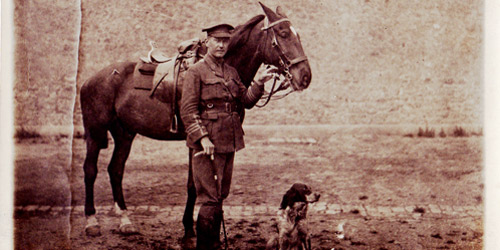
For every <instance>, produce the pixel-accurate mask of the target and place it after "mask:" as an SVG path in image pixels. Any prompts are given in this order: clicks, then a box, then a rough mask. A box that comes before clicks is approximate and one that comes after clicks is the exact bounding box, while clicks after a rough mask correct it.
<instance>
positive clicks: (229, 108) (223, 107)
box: [202, 101, 237, 113]
mask: <svg viewBox="0 0 500 250" xmlns="http://www.w3.org/2000/svg"><path fill="white" fill-rule="evenodd" d="M202 107H203V110H202V112H203V111H205V112H210V111H216V112H227V113H231V112H236V111H237V109H236V102H211V101H208V102H206V103H205V105H203V106H202Z"/></svg>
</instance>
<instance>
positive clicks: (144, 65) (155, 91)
mask: <svg viewBox="0 0 500 250" xmlns="http://www.w3.org/2000/svg"><path fill="white" fill-rule="evenodd" d="M150 46H151V50H150V51H149V53H148V55H147V56H146V57H141V58H140V59H141V60H140V61H139V62H138V63H137V65H136V68H135V70H134V88H136V89H142V90H149V91H150V94H149V96H150V97H151V98H156V99H158V100H160V101H161V102H164V103H170V105H171V107H172V127H171V128H170V132H172V133H177V132H178V131H177V128H178V117H177V116H176V114H178V113H179V112H178V106H179V105H178V103H177V102H178V101H180V96H181V91H182V86H181V83H182V81H181V80H180V79H182V78H183V76H184V73H185V72H186V71H187V70H188V69H189V67H190V66H191V65H193V64H195V63H196V62H197V61H199V60H200V59H201V58H203V56H204V54H205V52H206V51H205V50H206V49H205V48H204V47H203V44H202V43H201V41H200V39H198V38H195V39H190V40H186V41H183V42H181V43H180V44H179V46H178V47H177V52H178V54H177V55H176V56H175V57H167V56H165V54H164V53H163V52H162V51H160V50H158V49H157V48H156V44H155V43H154V42H150Z"/></svg>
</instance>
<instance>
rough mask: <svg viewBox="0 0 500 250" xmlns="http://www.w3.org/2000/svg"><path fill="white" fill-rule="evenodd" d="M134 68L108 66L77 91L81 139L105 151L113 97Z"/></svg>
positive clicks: (112, 116) (130, 65)
mask: <svg viewBox="0 0 500 250" xmlns="http://www.w3.org/2000/svg"><path fill="white" fill-rule="evenodd" d="M135 65H136V63H135V62H124V63H116V64H112V65H110V66H108V67H106V68H104V69H102V70H101V71H99V72H98V73H97V74H95V75H93V76H92V77H90V78H89V79H88V80H87V81H85V83H84V84H83V85H82V87H81V89H80V103H81V109H82V119H83V126H84V128H85V139H86V140H89V139H91V140H94V141H95V142H97V144H98V146H99V148H107V147H108V134H107V131H108V129H109V127H110V125H111V123H112V122H113V121H114V120H116V111H115V108H114V107H115V103H114V102H115V97H116V95H117V93H118V90H119V89H120V86H122V85H123V83H124V82H125V81H126V79H127V78H128V77H130V76H131V74H132V73H133V71H134V67H135Z"/></svg>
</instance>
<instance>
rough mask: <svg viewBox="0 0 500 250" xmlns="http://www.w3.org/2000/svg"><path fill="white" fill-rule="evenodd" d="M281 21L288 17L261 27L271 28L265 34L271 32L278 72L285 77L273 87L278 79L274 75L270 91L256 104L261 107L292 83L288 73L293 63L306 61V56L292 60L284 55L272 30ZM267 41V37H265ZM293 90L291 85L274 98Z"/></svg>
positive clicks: (286, 20) (286, 19) (291, 77)
mask: <svg viewBox="0 0 500 250" xmlns="http://www.w3.org/2000/svg"><path fill="white" fill-rule="evenodd" d="M282 22H290V20H289V19H288V18H282V19H280V20H277V21H274V22H272V23H270V24H268V25H267V26H265V25H264V27H262V28H261V30H262V31H268V30H271V32H267V34H268V35H269V34H271V35H272V41H271V45H272V47H273V48H275V49H276V50H277V51H278V56H279V59H280V60H279V64H280V69H281V72H280V74H281V75H283V76H284V77H285V80H283V81H282V82H281V83H280V85H279V86H278V88H275V86H276V82H277V80H278V79H279V76H276V77H274V82H273V86H272V87H271V92H270V93H269V94H267V95H264V96H263V99H266V101H265V102H264V103H263V104H261V105H256V106H257V107H259V108H261V107H264V106H266V105H267V103H269V101H270V100H271V97H273V96H274V94H276V93H277V92H278V91H282V90H286V89H288V88H289V87H290V85H291V83H292V79H293V76H292V74H291V73H290V68H291V67H292V66H293V65H295V64H298V63H300V62H303V61H307V56H305V55H304V56H299V57H296V58H294V59H292V60H290V59H289V58H288V57H287V56H286V55H285V52H283V49H282V48H281V46H280V44H279V43H278V39H276V32H275V31H274V29H273V27H274V26H276V25H278V24H280V23H282ZM266 41H267V39H266ZM266 47H267V46H266ZM293 91H295V90H294V89H293V87H292V89H291V90H290V91H289V92H287V93H285V94H283V95H281V96H278V97H277V98H276V99H282V98H284V97H285V96H287V95H289V94H290V93H292V92H293Z"/></svg>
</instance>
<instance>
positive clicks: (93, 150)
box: [83, 136, 101, 236]
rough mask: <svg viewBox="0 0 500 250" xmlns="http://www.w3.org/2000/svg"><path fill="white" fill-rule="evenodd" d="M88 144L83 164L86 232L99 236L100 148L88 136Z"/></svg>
mask: <svg viewBox="0 0 500 250" xmlns="http://www.w3.org/2000/svg"><path fill="white" fill-rule="evenodd" d="M86 142H87V155H86V156H85V162H84V163H83V172H84V174H85V217H86V220H87V225H86V226H85V232H86V233H87V234H88V235H91V236H97V235H100V234H101V231H100V227H99V223H98V221H97V218H96V217H95V213H96V211H95V206H94V183H95V180H96V178H97V159H98V157H99V151H100V148H99V145H98V143H97V142H96V141H95V140H93V139H92V138H90V136H88V138H87V139H86Z"/></svg>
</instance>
